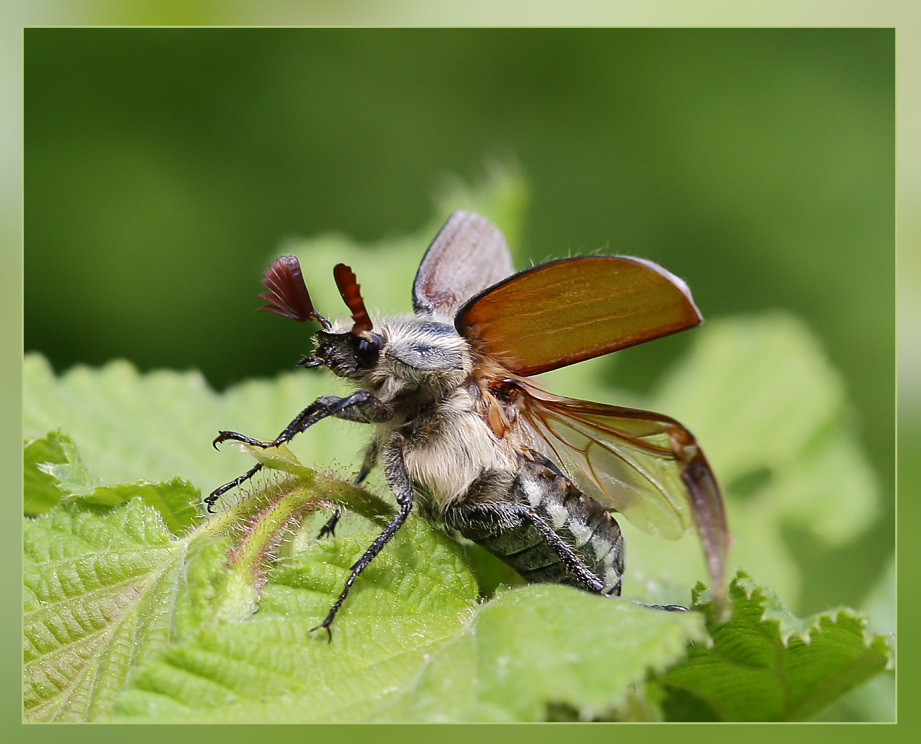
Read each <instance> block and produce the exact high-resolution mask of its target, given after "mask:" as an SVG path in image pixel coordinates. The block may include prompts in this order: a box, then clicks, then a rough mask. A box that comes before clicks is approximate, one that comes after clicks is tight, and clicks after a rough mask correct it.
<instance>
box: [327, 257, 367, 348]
mask: <svg viewBox="0 0 921 744" xmlns="http://www.w3.org/2000/svg"><path fill="white" fill-rule="evenodd" d="M333 276H334V277H335V279H336V286H337V287H339V294H341V295H342V299H343V301H344V302H345V304H346V305H347V306H348V308H349V310H351V311H352V321H353V325H352V333H354V334H355V335H356V336H357V335H359V334H361V333H365V332H366V331H370V330H371V329H372V328H373V327H374V326H373V325H372V323H371V318H370V316H369V315H368V311H367V310H366V309H365V301H364V300H363V299H361V287H360V286H359V285H358V282H357V281H356V279H355V274H354V272H353V271H352V270H351V269H350V268H349V267H348V266H346V265H345V264H336V266H335V268H334V269H333Z"/></svg>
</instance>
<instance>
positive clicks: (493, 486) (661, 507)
mask: <svg viewBox="0 0 921 744" xmlns="http://www.w3.org/2000/svg"><path fill="white" fill-rule="evenodd" d="M333 277H334V280H335V282H336V286H337V287H338V289H339V292H340V294H341V296H342V299H343V301H344V302H345V305H346V307H347V308H348V309H349V312H350V317H349V318H347V319H344V320H338V321H336V322H334V323H331V322H330V321H328V320H327V319H326V318H324V317H323V316H322V315H320V314H319V313H318V312H317V311H316V310H315V309H314V307H313V303H312V301H311V299H310V295H309V292H308V290H307V286H306V284H305V282H304V279H303V275H302V273H301V268H300V264H299V262H298V260H297V259H296V258H295V257H293V256H282V257H280V258H278V259H277V260H275V261H273V262H272V264H271V266H270V267H269V268H268V270H266V272H265V279H264V280H263V285H264V286H265V288H266V290H267V291H266V292H264V293H263V294H261V295H260V298H262V299H263V300H265V301H266V302H267V303H268V304H266V305H265V306H263V307H262V308H260V309H262V310H266V311H269V312H272V313H276V314H278V315H281V316H283V317H287V318H291V319H293V320H297V321H300V322H305V321H315V322H318V323H319V324H320V326H321V328H320V330H318V331H317V332H316V335H315V344H316V348H315V351H314V353H313V355H312V356H307V357H304V358H302V359H301V360H300V361H299V362H298V364H299V365H300V366H303V367H326V368H327V369H329V370H330V371H331V372H332V373H333V374H335V375H337V376H339V377H342V378H344V379H346V380H348V381H349V382H350V383H351V384H352V385H353V387H354V392H353V393H351V394H350V395H347V396H345V397H337V396H332V395H324V396H320V397H319V398H317V400H315V401H314V402H312V403H311V404H310V405H308V406H307V407H306V408H305V409H304V410H303V411H301V412H300V413H299V414H298V415H297V416H296V417H295V418H294V419H293V420H292V421H291V423H290V424H288V426H286V427H285V428H284V429H283V430H282V432H281V433H280V434H279V435H278V436H277V437H276V438H275V439H274V440H272V441H267V442H266V441H260V440H256V439H252V438H250V437H247V436H245V435H243V434H239V433H237V432H232V431H221V432H219V434H218V436H217V438H216V439H215V440H214V445H215V447H216V446H217V444H218V443H220V442H223V441H228V440H234V441H238V442H242V443H245V444H248V445H251V446H255V447H261V448H267V447H276V446H279V445H281V444H284V443H285V442H287V441H289V440H290V439H292V438H293V437H294V436H295V435H297V434H298V433H300V432H302V431H305V430H306V429H308V428H309V427H311V426H313V425H314V424H316V423H317V422H319V421H320V420H321V419H324V418H327V417H330V416H333V417H335V418H339V419H345V420H347V421H353V422H358V423H364V424H370V425H371V426H370V427H369V428H370V430H371V432H372V433H371V436H370V441H369V443H368V445H367V446H366V448H365V451H364V457H363V460H362V466H361V468H360V470H359V472H358V474H357V475H356V477H355V479H354V483H356V484H360V483H362V482H363V481H364V480H365V478H366V477H367V476H368V474H369V473H370V472H371V471H372V469H373V468H375V467H378V466H380V467H381V468H382V469H383V474H384V478H385V480H386V482H387V485H388V487H389V488H390V490H391V492H392V493H393V496H394V498H395V499H396V502H397V506H398V508H397V511H396V513H395V514H394V515H393V516H392V518H391V519H390V521H389V523H388V524H387V526H386V527H385V528H384V530H383V531H382V532H381V534H380V535H379V536H378V537H377V538H376V539H375V540H374V541H373V542H372V543H371V545H370V546H369V547H368V548H367V550H366V551H365V552H364V554H363V555H362V556H361V558H359V560H358V561H357V562H356V563H355V564H354V565H353V566H352V568H351V572H350V575H349V577H348V579H347V580H346V582H345V586H344V588H343V589H342V592H341V593H340V594H339V596H338V597H337V598H336V600H335V601H334V602H333V604H332V606H331V607H330V610H329V613H328V614H327V616H326V617H325V619H323V621H322V622H321V623H320V624H319V625H317V626H316V628H312V630H317V629H318V628H325V629H326V631H327V633H328V634H329V638H330V640H331V639H332V633H331V631H330V626H331V624H332V622H333V619H334V618H335V617H336V614H337V612H338V611H339V609H340V607H342V605H343V603H344V602H345V600H346V597H347V596H348V594H349V591H350V589H351V588H352V585H353V583H354V582H355V580H356V578H357V577H358V576H359V575H360V574H361V572H362V571H363V570H364V568H365V567H366V566H367V565H368V564H369V563H370V562H371V561H372V560H373V559H374V557H375V556H376V555H377V554H378V553H379V552H380V551H381V550H382V549H383V548H384V546H385V545H386V544H387V543H388V542H389V540H390V539H391V538H392V537H393V535H394V534H395V533H396V532H397V531H398V530H399V529H400V527H401V526H402V525H403V524H404V523H405V520H406V518H407V517H408V515H409V514H410V512H411V511H415V512H416V513H417V514H418V515H419V516H421V517H422V518H424V519H426V520H428V521H429V522H431V523H432V524H434V525H437V526H438V527H440V528H441V529H443V530H444V531H445V532H447V533H448V534H449V535H451V536H453V537H455V538H463V539H467V540H471V541H473V542H475V543H477V544H478V545H481V546H482V547H483V548H485V549H486V550H487V551H489V552H490V553H492V554H493V555H495V556H497V557H498V558H500V559H501V560H503V561H504V562H505V563H506V564H508V565H509V566H511V567H512V568H513V569H514V570H515V571H517V572H518V573H519V574H520V575H521V576H522V577H523V578H524V579H525V580H527V581H529V582H545V583H557V584H566V585H569V586H574V587H577V588H579V589H582V590H584V591H588V592H593V593H596V594H603V595H609V596H617V595H619V594H620V593H621V585H622V580H623V574H624V557H625V548H624V538H623V534H622V533H621V530H620V526H619V525H618V523H617V521H616V520H615V518H614V517H613V514H614V513H619V514H621V515H623V517H624V518H626V519H627V520H629V521H630V522H631V523H632V524H634V525H635V526H636V527H638V528H639V529H641V530H643V531H646V532H649V533H651V534H654V535H658V536H661V537H664V538H667V539H677V538H678V537H680V536H681V535H682V534H683V533H684V532H686V531H687V530H689V529H693V530H695V531H696V533H697V535H698V537H699V539H700V541H701V545H702V547H703V551H704V557H705V559H706V564H707V569H708V572H709V575H710V581H711V585H712V587H713V592H714V596H715V597H716V598H717V599H721V598H722V597H723V596H724V592H725V590H724V578H725V567H726V560H727V552H728V547H729V542H730V537H729V531H728V528H727V524H726V514H725V509H724V506H723V500H722V496H721V495H720V491H719V487H718V485H717V482H716V478H715V476H714V475H713V472H712V470H711V469H710V466H709V464H708V463H707V460H706V458H705V457H704V454H703V451H702V450H701V448H700V446H699V445H698V443H697V441H696V440H695V438H694V436H693V435H692V434H691V433H690V432H689V431H688V430H687V429H686V428H685V427H683V426H682V425H681V424H680V423H678V422H677V421H675V420H674V419H672V418H670V417H668V416H666V415H663V414H659V413H653V412H650V411H642V410H638V409H632V408H623V407H620V406H613V405H607V404H602V403H591V402H587V401H582V400H578V399H574V398H565V397H562V396H559V395H554V394H552V393H549V392H547V391H545V390H543V389H542V388H541V387H539V386H538V385H537V384H536V383H535V382H534V380H533V379H532V378H533V376H534V375H537V374H540V373H542V372H548V371H551V370H553V369H558V368H560V367H563V366H566V365H568V364H573V363H576V362H579V361H583V360H586V359H591V358H593V357H597V356H600V355H603V354H609V353H612V352H614V351H617V350H619V349H623V348H627V347H629V346H633V345H635V344H639V343H644V342H646V341H651V340H654V339H656V338H660V337H662V336H666V335H669V334H671V333H676V332H678V331H682V330H685V329H688V328H691V327H693V326H696V325H698V324H699V323H700V322H701V321H702V316H701V315H700V312H699V311H698V309H697V307H696V305H695V304H694V301H693V299H692V297H691V292H690V289H689V288H688V286H687V284H686V283H685V282H684V281H683V280H681V279H679V278H678V277H676V276H675V275H673V274H671V273H670V272H668V271H667V270H665V269H663V268H662V267H661V266H659V265H657V264H655V263H653V262H652V261H649V260H647V259H642V258H635V257H631V256H579V257H572V258H564V259H558V260H555V261H549V262H547V263H543V264H540V265H538V266H533V267H531V268H529V269H526V270H524V271H521V272H518V273H516V272H515V270H514V267H513V265H512V260H511V254H510V252H509V249H508V246H507V245H506V243H505V239H504V237H503V236H502V233H501V232H500V231H499V229H498V228H497V227H496V226H495V225H493V224H492V223H491V222H490V221H489V220H486V219H485V218H483V217H480V216H479V215H475V214H471V213H468V212H461V211H458V212H454V213H453V214H452V215H451V216H450V218H449V219H448V221H447V222H446V223H445V224H444V226H443V227H442V228H441V230H440V231H439V233H438V235H436V237H435V239H434V240H433V242H432V243H431V245H430V246H429V247H428V250H427V251H426V252H425V255H424V257H423V259H422V263H421V264H420V266H419V269H418V271H417V273H416V277H415V280H414V282H413V287H412V304H413V314H412V315H408V316H404V317H397V318H392V319H372V318H371V316H370V315H369V313H368V311H367V309H366V308H365V304H364V300H363V298H362V295H361V289H360V287H359V285H358V282H357V279H356V276H355V274H354V273H353V271H352V270H351V268H349V267H348V266H345V265H343V264H338V265H337V266H336V267H335V268H334V270H333ZM261 468H262V465H261V464H260V463H257V464H256V465H255V466H254V467H252V468H251V469H250V470H249V471H247V472H246V473H244V474H243V475H241V476H240V477H239V478H236V479H234V480H233V481H230V482H229V483H226V484H224V485H223V486H221V487H220V488H217V489H216V490H215V491H213V492H212V493H211V494H210V495H209V496H208V497H207V498H206V499H205V502H206V504H207V506H208V511H212V510H213V508H214V507H215V505H216V504H217V502H218V500H219V498H220V497H221V496H222V495H223V494H224V493H226V492H227V491H229V490H231V489H232V488H235V487H237V486H239V485H241V484H242V483H244V482H246V481H247V480H248V479H249V478H251V477H252V476H253V475H255V474H256V473H257V472H259V470H260V469H261ZM339 516H340V512H339V511H338V510H336V511H335V512H334V513H333V515H332V517H331V518H330V520H329V521H328V522H327V523H326V525H325V526H324V527H323V528H322V530H321V531H320V537H323V536H327V535H328V536H332V535H334V534H335V528H336V523H337V521H338V519H339ZM650 606H651V607H656V608H659V609H668V610H683V609H685V608H683V607H680V606H676V605H664V606H659V605H650Z"/></svg>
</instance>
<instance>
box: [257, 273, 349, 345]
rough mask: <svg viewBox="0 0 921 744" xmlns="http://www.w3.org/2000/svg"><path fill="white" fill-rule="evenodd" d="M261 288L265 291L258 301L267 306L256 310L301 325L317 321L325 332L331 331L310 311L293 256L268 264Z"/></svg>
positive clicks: (312, 310)
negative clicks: (307, 321) (309, 321)
mask: <svg viewBox="0 0 921 744" xmlns="http://www.w3.org/2000/svg"><path fill="white" fill-rule="evenodd" d="M262 286H264V287H265V288H266V289H268V290H269V291H268V292H263V293H262V294H261V295H259V299H260V300H265V301H266V302H268V303H269V304H268V305H263V306H262V307H260V308H259V309H260V310H266V311H268V312H270V313H275V314H276V315H281V316H283V317H285V318H291V319H292V320H298V321H301V322H304V321H305V320H318V321H319V322H320V323H321V324H322V325H323V328H324V329H325V330H327V331H328V330H329V329H330V328H332V324H331V323H330V322H329V321H328V320H327V319H326V318H324V317H323V316H322V315H320V313H318V312H317V311H316V310H314V309H313V303H312V302H311V301H310V293H309V292H308V291H307V285H306V284H305V283H304V275H303V274H302V273H301V265H300V263H298V260H297V258H295V257H294V256H281V257H280V258H276V259H275V260H274V261H272V263H271V265H270V266H269V268H267V269H266V270H265V279H263V280H262Z"/></svg>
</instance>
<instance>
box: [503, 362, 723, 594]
mask: <svg viewBox="0 0 921 744" xmlns="http://www.w3.org/2000/svg"><path fill="white" fill-rule="evenodd" d="M509 382H511V381H507V383H506V384H508V383H509ZM513 384H514V386H515V389H516V390H518V391H520V392H521V393H523V394H522V395H520V396H516V401H517V408H518V412H519V414H518V415H519V431H520V433H521V434H522V436H523V437H524V439H525V441H526V442H527V443H528V444H529V445H530V446H531V447H533V448H534V449H535V450H537V451H538V452H541V453H542V454H544V455H545V456H547V457H548V458H549V459H551V460H553V461H555V462H557V463H558V464H559V465H560V466H561V467H563V468H564V469H566V470H568V471H569V474H570V476H571V477H572V478H573V480H574V481H575V483H576V485H578V486H579V488H580V489H581V490H582V491H584V492H585V493H586V494H588V495H589V496H591V497H593V498H595V499H597V500H598V501H600V502H601V503H602V504H604V505H605V506H607V507H608V508H609V509H612V510H615V511H618V512H620V513H622V514H623V515H624V516H625V517H626V518H627V519H628V520H629V521H630V522H631V523H632V524H634V525H635V526H637V527H638V528H640V529H641V530H643V531H644V532H648V533H650V534H652V535H661V536H662V537H665V538H668V539H670V540H674V539H677V538H678V537H680V536H681V535H682V534H683V533H684V531H685V530H686V529H687V528H688V527H690V526H691V525H694V526H695V527H696V529H697V533H698V535H699V537H700V540H701V542H702V544H703V548H704V554H705V556H706V560H707V567H708V570H709V572H710V577H711V579H712V582H713V589H714V592H715V593H716V594H721V593H722V591H723V580H724V575H725V569H726V557H727V552H728V548H729V540H730V538H729V531H728V528H727V526H726V512H725V510H724V507H723V499H722V496H721V495H720V490H719V487H718V486H717V483H716V478H715V477H714V475H713V472H712V471H711V470H710V466H709V465H708V464H707V459H706V457H704V453H703V451H702V450H701V449H700V447H699V446H698V444H697V441H696V440H695V439H694V436H693V435H692V434H691V433H690V432H689V431H688V430H687V429H685V428H684V427H683V426H682V425H681V424H679V423H678V422H677V421H675V420H674V419H672V418H669V417H668V416H663V415H661V414H658V413H651V412H649V411H640V410H636V409H632V408H620V407H618V406H608V405H604V404H601V403H588V402H586V401H581V400H573V399H571V398H562V397H559V396H555V395H551V394H550V393H547V392H544V391H543V390H540V389H538V388H535V387H533V386H532V385H530V384H528V383H527V382H524V381H517V380H516V381H514V383H513Z"/></svg>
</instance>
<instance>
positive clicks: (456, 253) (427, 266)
mask: <svg viewBox="0 0 921 744" xmlns="http://www.w3.org/2000/svg"><path fill="white" fill-rule="evenodd" d="M514 273H515V267H514V266H513V265H512V256H511V254H510V253H509V250H508V245H507V244H506V242H505V238H504V237H503V235H502V232H501V231H500V230H499V228H498V227H496V226H495V225H494V224H493V223H492V222H490V221H489V220H487V219H486V218H485V217H480V216H479V215H477V214H472V213H470V212H461V211H457V212H454V213H453V214H452V215H451V216H450V217H449V218H448V221H447V222H445V224H444V226H443V227H442V228H441V230H439V232H438V235H436V236H435V239H434V240H433V241H432V243H431V245H430V246H429V247H428V250H427V251H426V252H425V256H424V257H423V258H422V263H421V264H420V265H419V270H418V271H417V272H416V279H415V281H414V282H413V309H414V310H415V311H416V313H428V314H433V315H440V316H442V317H445V318H448V319H453V318H454V314H455V313H456V312H457V309H458V308H459V307H460V306H461V305H462V304H464V303H465V302H466V301H467V300H468V299H470V298H471V297H472V296H473V295H475V294H476V293H477V292H480V291H482V290H483V289H485V288H486V287H490V286H492V285H493V284H495V283H496V282H498V281H501V280H502V279H505V278H506V277H507V276H509V275H511V274H514Z"/></svg>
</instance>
